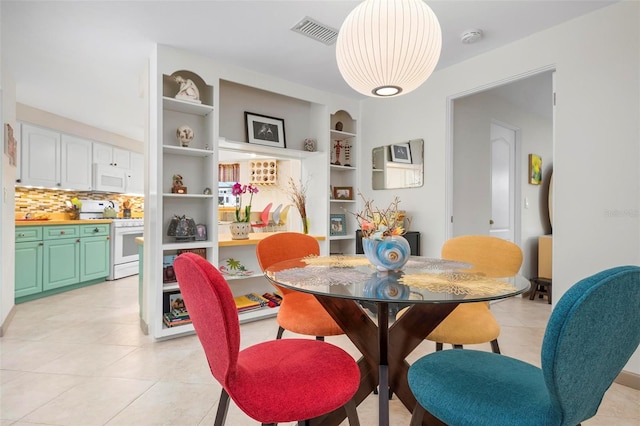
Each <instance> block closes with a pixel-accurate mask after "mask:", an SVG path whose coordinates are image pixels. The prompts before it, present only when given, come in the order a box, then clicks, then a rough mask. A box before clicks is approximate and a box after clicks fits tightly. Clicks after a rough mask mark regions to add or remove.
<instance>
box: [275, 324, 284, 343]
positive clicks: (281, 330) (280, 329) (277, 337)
mask: <svg viewBox="0 0 640 426" xmlns="http://www.w3.org/2000/svg"><path fill="white" fill-rule="evenodd" d="M282 333H284V328H282V327H278V334H276V340H278V339H282Z"/></svg>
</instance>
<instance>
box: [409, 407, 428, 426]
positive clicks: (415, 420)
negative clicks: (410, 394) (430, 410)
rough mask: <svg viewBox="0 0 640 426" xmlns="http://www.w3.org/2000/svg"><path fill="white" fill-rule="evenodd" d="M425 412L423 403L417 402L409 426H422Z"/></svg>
mask: <svg viewBox="0 0 640 426" xmlns="http://www.w3.org/2000/svg"><path fill="white" fill-rule="evenodd" d="M425 413H426V410H425V409H424V408H422V405H420V404H419V403H417V402H416V406H415V407H414V409H413V413H412V414H411V422H410V423H409V426H422V419H423V418H424V415H425Z"/></svg>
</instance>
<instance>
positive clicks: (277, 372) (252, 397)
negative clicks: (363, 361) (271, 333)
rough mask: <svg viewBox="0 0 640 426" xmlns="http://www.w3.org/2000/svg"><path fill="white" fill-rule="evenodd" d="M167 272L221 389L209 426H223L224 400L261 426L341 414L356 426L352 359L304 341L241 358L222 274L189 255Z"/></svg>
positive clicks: (280, 343) (264, 347) (252, 349)
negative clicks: (173, 273)
mask: <svg viewBox="0 0 640 426" xmlns="http://www.w3.org/2000/svg"><path fill="white" fill-rule="evenodd" d="M174 268H175V271H176V277H177V278H178V282H179V283H180V291H181V293H182V296H183V297H184V301H185V305H186V308H187V310H188V311H189V316H190V317H191V320H192V321H193V327H194V328H195V330H196V334H197V335H198V339H199V340H200V343H201V344H202V348H203V349H204V352H205V355H206V357H207V361H208V363H209V369H210V370H211V374H212V375H213V377H214V378H215V379H216V380H217V381H218V382H219V383H220V384H221V385H222V392H221V394H220V402H219V403H218V410H217V412H216V418H215V422H214V425H215V426H222V425H224V423H225V419H226V415H227V409H228V407H229V398H231V399H233V401H234V402H235V403H236V405H237V407H238V408H239V409H240V410H242V411H243V412H244V413H245V414H247V415H248V416H249V417H251V418H252V419H254V420H257V421H259V422H261V423H262V424H263V425H273V424H277V423H285V422H294V421H297V422H298V425H304V424H309V423H308V420H309V419H312V418H315V417H318V416H322V415H324V414H327V413H330V412H332V411H334V410H337V409H339V408H341V407H343V408H344V409H345V410H346V412H347V417H348V418H349V424H350V425H351V426H359V421H358V414H357V412H356V403H355V400H354V399H353V396H354V395H355V393H356V391H357V390H358V386H359V385H360V370H359V368H358V365H357V364H356V361H355V360H354V359H353V357H352V356H351V355H349V354H348V353H347V352H345V351H344V350H342V349H340V348H339V347H337V346H334V345H331V344H329V343H325V342H317V341H314V340H309V339H282V340H271V341H268V342H262V343H258V344H256V345H253V346H249V347H247V348H244V349H242V350H240V322H239V320H238V311H237V310H236V305H235V303H234V301H233V294H232V293H231V289H230V288H229V284H228V283H227V281H226V280H225V279H224V277H223V276H222V274H220V272H219V271H218V270H217V269H216V268H215V267H214V266H213V265H211V264H210V263H209V262H208V261H207V260H206V259H203V258H202V257H200V256H198V255H196V254H193V253H184V254H181V255H180V256H178V257H177V259H176V260H175V263H174ZM292 372H293V374H292Z"/></svg>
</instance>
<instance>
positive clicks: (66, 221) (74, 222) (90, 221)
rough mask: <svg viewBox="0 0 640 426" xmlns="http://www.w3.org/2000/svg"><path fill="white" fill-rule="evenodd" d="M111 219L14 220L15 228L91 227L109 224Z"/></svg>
mask: <svg viewBox="0 0 640 426" xmlns="http://www.w3.org/2000/svg"><path fill="white" fill-rule="evenodd" d="M111 222H113V219H86V220H82V219H78V220H70V219H54V220H37V219H34V220H31V219H29V220H24V219H16V226H42V225H91V224H96V223H111Z"/></svg>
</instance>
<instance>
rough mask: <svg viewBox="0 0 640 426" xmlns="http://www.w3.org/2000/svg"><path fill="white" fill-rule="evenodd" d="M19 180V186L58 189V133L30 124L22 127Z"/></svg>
mask: <svg viewBox="0 0 640 426" xmlns="http://www.w3.org/2000/svg"><path fill="white" fill-rule="evenodd" d="M21 136H22V144H21V149H20V154H21V178H20V179H19V182H18V183H19V184H21V185H26V186H43V187H46V188H59V187H61V182H60V176H61V173H60V157H61V155H60V133H58V132H54V131H53V130H49V129H43V128H41V127H36V126H32V125H30V124H23V125H22V135H21Z"/></svg>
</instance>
